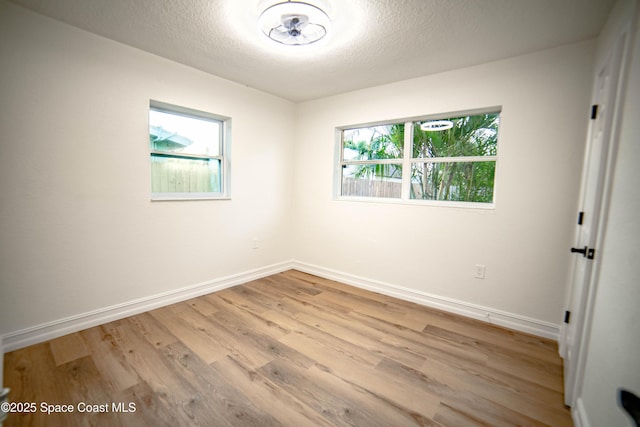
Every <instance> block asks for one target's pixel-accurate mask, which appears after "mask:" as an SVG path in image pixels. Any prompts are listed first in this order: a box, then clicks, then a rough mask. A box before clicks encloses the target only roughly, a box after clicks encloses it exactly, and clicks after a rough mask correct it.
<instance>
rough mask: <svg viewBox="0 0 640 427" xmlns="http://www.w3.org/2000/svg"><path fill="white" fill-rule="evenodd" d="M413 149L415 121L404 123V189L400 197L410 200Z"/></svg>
mask: <svg viewBox="0 0 640 427" xmlns="http://www.w3.org/2000/svg"><path fill="white" fill-rule="evenodd" d="M412 150H413V122H406V123H405V124H404V150H403V153H404V155H403V158H402V190H401V193H400V198H401V199H403V200H409V198H410V197H411V154H412Z"/></svg>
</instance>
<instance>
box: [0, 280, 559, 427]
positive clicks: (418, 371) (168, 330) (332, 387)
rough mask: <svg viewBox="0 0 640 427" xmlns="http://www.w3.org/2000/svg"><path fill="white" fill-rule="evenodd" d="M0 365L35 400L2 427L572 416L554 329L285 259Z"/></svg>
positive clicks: (16, 392)
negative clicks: (404, 295)
mask: <svg viewBox="0 0 640 427" xmlns="http://www.w3.org/2000/svg"><path fill="white" fill-rule="evenodd" d="M4 374H5V384H6V386H8V387H10V388H11V389H12V392H11V395H10V398H11V400H12V401H14V402H34V403H36V404H37V406H38V410H37V411H36V413H35V414H10V415H9V418H8V419H7V421H6V423H5V427H7V426H22V425H34V426H36V425H38V426H39V425H43V426H44V425H46V426H74V425H78V426H80V425H82V426H84V425H100V426H108V425H123V426H145V425H146V426H163V425H167V426H192V425H197V426H224V425H230V426H231V425H232V426H277V425H284V426H295V427H299V426H314V427H315V426H341V425H350V426H367V427H369V426H408V425H425V426H476V425H481V426H487V425H489V426H498V425H519V426H538V425H551V426H568V425H571V419H570V415H569V411H568V410H567V409H566V408H565V407H564V406H563V403H562V401H563V399H562V391H563V384H562V365H561V360H560V359H559V357H558V354H557V348H556V345H555V343H554V342H552V341H549V340H545V339H541V338H538V337H534V336H530V335H526V334H522V333H518V332H513V331H509V330H506V329H502V328H498V327H494V326H491V325H488V324H485V323H482V322H477V321H474V320H470V319H466V318H463V317H458V316H455V315H451V314H447V313H443V312H440V311H437V310H433V309H429V308H425V307H422V306H419V305H415V304H412V303H408V302H404V301H401V300H397V299H393V298H390V297H386V296H383V295H380V294H375V293H371V292H367V291H364V290H361V289H358V288H353V287H349V286H347V285H343V284H340V283H336V282H333V281H329V280H326V279H321V278H318V277H315V276H311V275H308V274H304V273H301V272H298V271H288V272H285V273H281V274H277V275H274V276H270V277H267V278H264V279H260V280H256V281H253V282H250V283H247V284H245V285H242V286H237V287H234V288H231V289H227V290H224V291H220V292H217V293H214V294H210V295H206V296H203V297H199V298H196V299H193V300H190V301H186V302H183V303H178V304H174V305H171V306H168V307H164V308H161V309H158V310H153V311H151V312H147V313H143V314H140V315H137V316H133V317H130V318H127V319H124V320H119V321H116V322H112V323H108V324H105V325H102V326H98V327H95V328H91V329H87V330H85V331H82V332H78V333H75V334H71V335H67V336H64V337H61V338H58V339H55V340H52V341H49V342H46V343H42V344H38V345H34V346H31V347H28V348H25V349H21V350H17V351H14V352H11V353H8V354H7V355H6V356H5V369H4ZM42 402H46V403H49V404H56V403H57V404H72V405H74V406H73V407H74V409H75V412H74V413H73V414H52V415H46V414H43V413H41V405H42ZM81 402H82V403H84V404H95V405H105V404H106V406H103V408H104V407H108V409H109V412H103V413H91V414H87V413H78V411H77V409H78V404H79V403H81ZM119 403H123V404H124V407H126V408H129V406H128V405H129V403H132V404H133V405H135V412H128V413H123V412H114V409H115V408H114V407H113V405H114V404H115V405H116V406H117V405H118V404H119ZM97 409H100V407H98V408H97Z"/></svg>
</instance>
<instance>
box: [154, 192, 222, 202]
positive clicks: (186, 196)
mask: <svg viewBox="0 0 640 427" xmlns="http://www.w3.org/2000/svg"><path fill="white" fill-rule="evenodd" d="M194 200H231V197H230V196H228V195H226V194H219V193H153V194H151V201H152V202H176V201H177V202H180V201H194Z"/></svg>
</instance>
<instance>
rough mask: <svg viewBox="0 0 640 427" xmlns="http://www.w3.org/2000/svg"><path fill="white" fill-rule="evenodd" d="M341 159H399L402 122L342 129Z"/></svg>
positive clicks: (402, 137) (402, 140)
mask: <svg viewBox="0 0 640 427" xmlns="http://www.w3.org/2000/svg"><path fill="white" fill-rule="evenodd" d="M342 141H343V145H342V156H343V160H345V161H349V160H377V159H400V158H402V150H403V148H404V124H395V125H381V126H371V127H364V128H357V129H345V130H343V131H342Z"/></svg>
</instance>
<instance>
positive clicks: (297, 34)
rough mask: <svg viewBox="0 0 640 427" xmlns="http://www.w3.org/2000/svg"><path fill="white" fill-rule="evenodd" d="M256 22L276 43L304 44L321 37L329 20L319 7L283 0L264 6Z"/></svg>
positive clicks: (325, 32) (327, 27)
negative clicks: (282, 0)
mask: <svg viewBox="0 0 640 427" xmlns="http://www.w3.org/2000/svg"><path fill="white" fill-rule="evenodd" d="M258 24H259V25H260V29H261V30H262V32H263V33H264V34H265V35H266V36H267V37H269V38H270V39H271V40H274V41H276V42H278V43H282V44H285V45H290V46H299V45H306V44H310V43H314V42H317V41H318V40H320V39H321V38H323V37H324V36H325V35H326V34H327V31H329V26H330V24H331V21H330V20H329V16H328V15H327V14H326V13H325V12H324V11H323V10H322V9H320V8H319V7H317V6H314V5H312V4H310V3H304V2H299V1H291V0H289V1H285V2H281V3H276V4H274V5H272V6H270V7H268V8H266V9H265V10H264V11H263V12H262V14H261V15H260V18H259V19H258Z"/></svg>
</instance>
